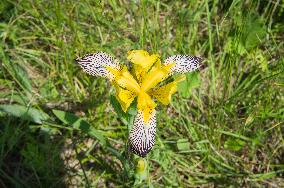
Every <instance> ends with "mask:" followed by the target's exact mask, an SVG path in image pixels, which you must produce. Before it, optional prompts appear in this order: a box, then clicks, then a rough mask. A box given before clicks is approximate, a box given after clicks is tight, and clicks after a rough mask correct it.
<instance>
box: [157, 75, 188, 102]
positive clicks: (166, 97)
mask: <svg viewBox="0 0 284 188" xmlns="http://www.w3.org/2000/svg"><path fill="white" fill-rule="evenodd" d="M183 80H185V76H181V77H179V78H178V79H176V80H175V81H173V82H170V83H168V84H166V85H164V86H161V87H159V88H157V89H154V90H152V91H151V95H152V96H154V97H155V98H156V99H158V100H159V101H160V102H161V103H162V104H164V105H168V104H169V103H170V101H171V96H172V94H174V93H175V92H176V91H177V84H178V82H181V81H183Z"/></svg>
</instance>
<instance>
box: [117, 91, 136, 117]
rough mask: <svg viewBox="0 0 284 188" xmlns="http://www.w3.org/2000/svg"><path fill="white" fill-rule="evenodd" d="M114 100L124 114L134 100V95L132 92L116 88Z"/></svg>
mask: <svg viewBox="0 0 284 188" xmlns="http://www.w3.org/2000/svg"><path fill="white" fill-rule="evenodd" d="M116 88H117V90H116V93H117V94H116V98H117V100H118V102H119V103H120V106H121V108H122V110H123V111H124V112H126V111H127V109H128V107H129V106H130V105H131V103H132V102H133V100H134V98H135V97H136V94H135V93H134V92H131V91H128V90H125V89H122V88H119V87H116Z"/></svg>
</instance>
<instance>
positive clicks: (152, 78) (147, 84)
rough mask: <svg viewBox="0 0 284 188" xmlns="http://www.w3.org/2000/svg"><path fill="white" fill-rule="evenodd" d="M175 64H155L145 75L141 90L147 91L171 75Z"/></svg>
mask: <svg viewBox="0 0 284 188" xmlns="http://www.w3.org/2000/svg"><path fill="white" fill-rule="evenodd" d="M172 66H173V64H169V65H166V66H160V65H159V64H158V66H154V67H153V68H152V69H151V70H150V71H149V72H148V73H147V75H146V76H145V77H144V79H143V81H142V84H141V90H142V91H145V92H147V91H148V90H150V89H152V88H154V87H155V86H156V85H157V84H159V83H160V82H162V81H163V80H164V79H166V78H167V77H168V76H169V72H170V69H171V67H172Z"/></svg>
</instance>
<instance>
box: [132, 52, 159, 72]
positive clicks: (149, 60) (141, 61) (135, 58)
mask: <svg viewBox="0 0 284 188" xmlns="http://www.w3.org/2000/svg"><path fill="white" fill-rule="evenodd" d="M127 59H128V60H129V61H131V62H132V63H133V64H135V65H139V66H140V67H141V68H142V69H144V70H145V71H148V70H149V69H150V68H151V66H152V65H153V64H154V63H155V62H156V61H157V60H158V59H159V55H158V54H152V55H149V53H148V52H147V51H144V50H132V51H129V52H128V56H127Z"/></svg>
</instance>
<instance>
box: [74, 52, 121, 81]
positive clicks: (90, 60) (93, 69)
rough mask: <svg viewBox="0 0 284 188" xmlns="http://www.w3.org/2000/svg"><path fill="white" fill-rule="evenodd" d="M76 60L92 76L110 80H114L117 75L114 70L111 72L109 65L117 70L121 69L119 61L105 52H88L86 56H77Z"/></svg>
mask: <svg viewBox="0 0 284 188" xmlns="http://www.w3.org/2000/svg"><path fill="white" fill-rule="evenodd" d="M75 61H76V62H77V63H78V64H79V65H80V67H81V68H82V69H83V71H84V72H86V73H88V74H90V75H92V76H99V77H104V78H108V79H110V80H112V79H113V78H114V77H115V75H114V73H113V72H110V71H109V70H108V69H107V67H109V68H111V69H112V70H116V71H119V70H120V65H119V62H118V61H117V60H116V59H114V58H113V57H112V56H110V55H108V54H107V53H104V52H97V53H93V54H87V55H85V56H84V57H81V58H77V59H76V60H75Z"/></svg>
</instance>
